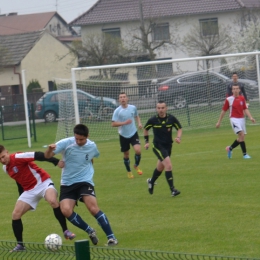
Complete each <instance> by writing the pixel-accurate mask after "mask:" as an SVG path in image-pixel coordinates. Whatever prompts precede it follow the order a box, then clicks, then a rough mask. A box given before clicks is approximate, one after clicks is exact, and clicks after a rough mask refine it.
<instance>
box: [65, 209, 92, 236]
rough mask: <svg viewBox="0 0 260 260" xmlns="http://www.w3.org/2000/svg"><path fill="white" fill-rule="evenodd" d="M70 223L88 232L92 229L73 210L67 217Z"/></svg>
mask: <svg viewBox="0 0 260 260" xmlns="http://www.w3.org/2000/svg"><path fill="white" fill-rule="evenodd" d="M67 219H68V220H69V222H70V223H72V224H73V225H74V226H76V227H78V228H80V229H82V230H84V231H86V232H87V233H90V232H91V231H92V230H93V229H92V228H91V227H90V226H89V225H88V224H87V223H86V222H85V221H84V220H83V219H82V218H81V217H80V216H79V215H78V214H77V213H75V212H73V213H72V214H71V215H70V216H69V217H68V218H67Z"/></svg>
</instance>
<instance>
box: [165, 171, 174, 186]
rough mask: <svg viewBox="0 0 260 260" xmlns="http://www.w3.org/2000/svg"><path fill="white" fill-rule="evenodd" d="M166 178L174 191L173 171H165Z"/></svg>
mask: <svg viewBox="0 0 260 260" xmlns="http://www.w3.org/2000/svg"><path fill="white" fill-rule="evenodd" d="M165 177H166V180H167V182H168V184H169V187H170V189H171V191H172V190H173V189H174V185H173V175H172V171H165Z"/></svg>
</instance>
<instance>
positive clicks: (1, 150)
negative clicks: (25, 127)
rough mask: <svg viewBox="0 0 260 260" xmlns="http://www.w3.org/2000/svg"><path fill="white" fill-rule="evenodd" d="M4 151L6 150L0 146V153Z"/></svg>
mask: <svg viewBox="0 0 260 260" xmlns="http://www.w3.org/2000/svg"><path fill="white" fill-rule="evenodd" d="M4 150H6V149H5V147H4V146H3V145H1V144H0V153H2V152H3V151H4Z"/></svg>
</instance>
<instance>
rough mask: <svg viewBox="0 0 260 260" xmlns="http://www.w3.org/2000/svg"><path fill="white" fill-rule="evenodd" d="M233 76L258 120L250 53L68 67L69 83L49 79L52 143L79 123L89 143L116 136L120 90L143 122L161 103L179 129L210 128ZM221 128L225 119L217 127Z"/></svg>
mask: <svg viewBox="0 0 260 260" xmlns="http://www.w3.org/2000/svg"><path fill="white" fill-rule="evenodd" d="M234 72H236V73H237V75H238V77H239V79H238V81H239V82H240V83H242V84H243V85H244V87H245V91H246V94H247V99H248V100H249V102H250V111H251V113H252V115H254V117H255V118H256V120H260V118H257V117H259V113H258V112H257V111H259V86H258V77H259V61H258V57H257V54H256V53H248V54H234V55H233V56H232V55H220V56H214V57H212V56H211V57H209V58H206V57H197V58H189V59H183V60H181V59H178V60H164V61H153V62H142V63H129V64H119V65H108V66H97V67H82V68H74V69H72V79H73V80H71V79H68V80H61V79H55V82H56V85H57V88H58V90H60V94H59V95H58V96H59V102H60V109H59V123H58V130H57V137H56V139H57V140H58V139H61V138H64V137H66V136H71V135H72V130H73V127H74V125H75V124H76V123H79V122H80V123H84V124H86V125H87V126H88V127H89V129H90V138H92V139H94V140H110V139H114V138H118V133H117V129H116V128H113V127H112V126H111V119H112V114H113V111H114V109H115V108H116V107H117V106H118V105H119V104H118V96H119V93H120V92H125V93H126V94H127V95H128V98H129V103H130V104H133V105H135V106H136V107H137V109H138V112H139V115H140V118H141V121H142V123H143V124H145V123H146V121H147V119H148V118H149V117H151V116H152V115H155V113H156V110H155V107H156V103H157V102H158V101H159V100H163V101H165V102H166V104H167V106H168V112H169V113H171V114H173V115H175V116H176V117H177V118H178V119H179V120H180V122H181V124H182V126H183V127H185V129H198V128H214V127H215V124H216V122H217V120H218V117H219V114H220V112H221V108H222V105H223V102H224V100H225V97H226V90H227V86H228V84H230V83H231V82H232V81H231V77H232V74H233V73H234ZM73 87H74V92H73ZM65 90H69V93H70V94H69V95H68V93H66V91H65ZM64 93H66V94H64ZM73 93H77V98H76V100H75V99H74V98H73ZM74 97H75V94H74ZM75 108H76V109H75ZM77 108H78V109H77ZM75 113H76V114H75ZM77 114H78V115H77ZM249 123H250V121H249V120H248V124H249ZM227 124H229V120H228V115H226V116H225V118H224V120H223V123H222V125H227ZM140 135H142V133H141V132H140Z"/></svg>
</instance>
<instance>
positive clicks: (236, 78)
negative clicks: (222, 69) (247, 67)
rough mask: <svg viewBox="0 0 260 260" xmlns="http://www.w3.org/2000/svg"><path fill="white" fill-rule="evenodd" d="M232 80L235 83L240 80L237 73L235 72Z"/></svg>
mask: <svg viewBox="0 0 260 260" xmlns="http://www.w3.org/2000/svg"><path fill="white" fill-rule="evenodd" d="M232 80H233V82H237V80H238V75H237V73H236V72H233V73H232Z"/></svg>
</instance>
